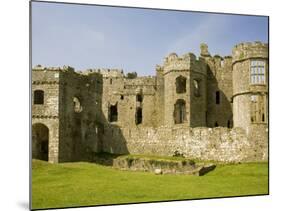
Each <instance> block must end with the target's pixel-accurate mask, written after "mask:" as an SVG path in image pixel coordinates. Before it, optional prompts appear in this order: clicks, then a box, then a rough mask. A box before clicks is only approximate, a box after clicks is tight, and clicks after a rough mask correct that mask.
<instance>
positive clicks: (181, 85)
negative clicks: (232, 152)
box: [176, 76, 186, 94]
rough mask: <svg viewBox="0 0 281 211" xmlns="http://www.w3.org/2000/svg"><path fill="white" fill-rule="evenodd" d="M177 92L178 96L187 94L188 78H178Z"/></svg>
mask: <svg viewBox="0 0 281 211" xmlns="http://www.w3.org/2000/svg"><path fill="white" fill-rule="evenodd" d="M176 92H177V93H178V94H180V93H185V92H186V78H185V77H183V76H179V77H177V78H176Z"/></svg>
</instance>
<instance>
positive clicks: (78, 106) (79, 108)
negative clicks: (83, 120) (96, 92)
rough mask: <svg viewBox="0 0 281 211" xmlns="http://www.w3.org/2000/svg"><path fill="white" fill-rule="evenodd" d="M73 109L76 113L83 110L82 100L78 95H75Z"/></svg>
mask: <svg viewBox="0 0 281 211" xmlns="http://www.w3.org/2000/svg"><path fill="white" fill-rule="evenodd" d="M73 109H74V111H75V112H76V113H80V112H81V111H82V110H83V108H82V106H81V103H80V100H79V99H78V98H77V97H73Z"/></svg>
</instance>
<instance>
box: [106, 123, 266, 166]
mask: <svg viewBox="0 0 281 211" xmlns="http://www.w3.org/2000/svg"><path fill="white" fill-rule="evenodd" d="M105 131H106V134H111V137H112V138H111V139H106V142H105V143H104V150H105V151H106V152H110V153H116V154H127V153H130V154H146V155H162V156H172V155H174V154H175V152H176V151H177V152H179V153H182V154H183V155H184V156H186V157H187V158H193V159H200V160H214V161H222V162H240V161H257V160H266V159H267V156H266V151H265V149H264V148H259V149H258V150H257V151H254V150H253V149H252V146H251V145H250V143H249V141H248V139H247V135H246V133H245V131H244V130H243V129H241V128H234V129H228V128H223V127H217V128H199V127H197V128H191V127H188V126H186V125H184V124H181V125H175V126H173V127H170V126H162V127H159V128H152V127H146V128H138V127H134V128H121V129H120V128H119V129H118V130H116V129H115V128H112V127H108V128H106V129H105ZM120 133H121V134H122V138H123V139H124V140H126V142H125V143H124V142H123V144H120V142H121V143H122V141H119V137H120Z"/></svg>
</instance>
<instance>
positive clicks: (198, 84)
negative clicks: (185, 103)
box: [193, 79, 200, 97]
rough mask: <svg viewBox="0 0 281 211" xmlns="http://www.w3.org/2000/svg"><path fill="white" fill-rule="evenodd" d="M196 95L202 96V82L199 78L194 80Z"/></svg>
mask: <svg viewBox="0 0 281 211" xmlns="http://www.w3.org/2000/svg"><path fill="white" fill-rule="evenodd" d="M193 87H194V96H195V97H200V83H199V80H198V79H194V80H193Z"/></svg>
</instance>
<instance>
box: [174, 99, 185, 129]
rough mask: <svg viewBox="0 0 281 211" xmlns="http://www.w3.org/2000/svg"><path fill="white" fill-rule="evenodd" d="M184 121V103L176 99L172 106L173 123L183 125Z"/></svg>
mask: <svg viewBox="0 0 281 211" xmlns="http://www.w3.org/2000/svg"><path fill="white" fill-rule="evenodd" d="M185 120H186V109H185V101H184V100H183V99H178V100H177V102H176V104H175V105H174V121H175V124H180V123H183V122H184V121H185Z"/></svg>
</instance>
